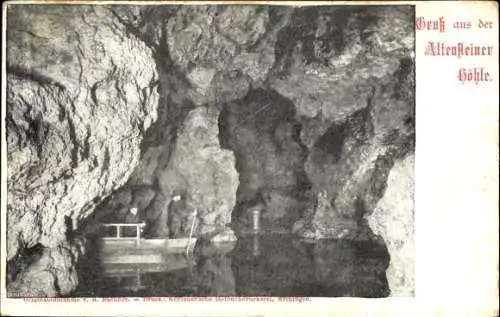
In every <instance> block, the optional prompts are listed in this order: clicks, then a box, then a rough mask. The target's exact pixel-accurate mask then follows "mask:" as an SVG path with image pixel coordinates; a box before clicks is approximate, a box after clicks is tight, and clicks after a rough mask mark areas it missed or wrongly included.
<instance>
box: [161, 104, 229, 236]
mask: <svg viewBox="0 0 500 317" xmlns="http://www.w3.org/2000/svg"><path fill="white" fill-rule="evenodd" d="M218 118H219V112H218V111H217V109H215V108H205V107H199V108H196V109H194V110H192V111H190V112H189V114H188V115H187V118H186V120H185V121H184V124H183V126H182V129H181V130H180V131H179V136H178V138H177V142H176V144H175V147H174V150H173V153H172V156H171V159H170V161H169V164H168V166H167V168H166V169H165V170H164V171H162V172H161V173H160V175H158V179H159V182H160V183H159V184H160V188H161V191H162V192H163V193H164V194H165V196H166V198H167V201H169V200H170V199H169V198H170V197H171V195H172V192H173V191H174V190H182V191H185V192H186V193H187V195H188V197H189V198H190V201H191V203H192V204H193V207H194V208H197V209H198V212H199V213H200V218H201V223H200V228H199V230H200V232H199V233H200V234H202V235H203V234H217V233H222V232H224V231H230V230H231V229H230V228H229V227H228V226H227V225H228V223H229V222H230V221H231V211H232V209H233V207H234V205H235V204H236V190H237V189H238V184H239V181H238V172H237V171H236V169H235V162H234V155H233V153H232V152H231V151H228V150H223V149H221V148H220V145H219V138H218V133H219V129H218Z"/></svg>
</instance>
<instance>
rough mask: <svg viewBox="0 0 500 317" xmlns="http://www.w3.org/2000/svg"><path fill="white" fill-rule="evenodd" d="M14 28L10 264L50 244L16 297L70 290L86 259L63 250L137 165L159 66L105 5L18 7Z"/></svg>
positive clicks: (22, 277)
mask: <svg viewBox="0 0 500 317" xmlns="http://www.w3.org/2000/svg"><path fill="white" fill-rule="evenodd" d="M7 28H8V34H7V38H8V42H7V55H8V62H7V74H8V77H7V80H8V83H7V85H8V93H7V119H6V121H7V122H6V131H7V151H8V155H7V164H8V167H9V168H8V175H7V183H8V197H7V199H8V202H7V213H8V214H7V219H8V221H7V260H11V259H13V258H15V257H16V254H18V253H20V252H22V251H23V250H24V249H29V248H32V247H34V246H36V245H41V246H42V251H41V258H40V259H39V260H38V261H37V262H36V263H34V264H33V265H31V266H28V267H26V268H25V270H24V271H23V272H20V273H19V274H18V275H17V276H11V277H12V278H13V279H15V280H19V281H20V282H19V283H18V284H15V283H13V284H12V285H17V286H16V287H15V290H13V292H15V294H17V295H18V296H23V294H24V295H26V296H30V294H36V293H37V292H38V291H40V292H42V293H43V294H46V295H53V294H56V293H67V292H68V290H70V289H71V288H72V287H74V286H75V285H76V283H77V281H76V280H75V278H73V277H71V278H61V274H62V272H64V269H63V267H66V266H70V263H72V262H73V261H75V260H76V257H77V254H73V253H74V252H72V251H70V250H71V248H70V247H62V245H64V244H66V243H68V242H67V240H68V235H70V234H71V233H72V231H73V230H75V229H77V227H78V226H79V223H80V222H81V221H82V220H83V219H84V218H85V217H86V216H87V215H89V214H90V213H91V212H92V211H93V210H94V207H95V206H96V205H97V204H99V202H100V201H101V200H102V199H103V198H104V197H106V196H107V195H108V194H109V193H110V192H111V191H112V190H114V189H116V188H118V187H120V186H121V185H122V184H124V183H125V182H126V181H127V179H128V177H129V176H130V173H131V172H132V170H133V168H134V167H135V166H136V165H137V163H138V161H139V155H140V144H141V141H142V138H143V136H144V131H146V130H147V129H148V128H149V126H150V125H151V123H152V122H153V121H154V120H156V107H157V103H158V94H157V92H156V88H155V85H154V83H155V81H157V77H158V76H157V73H156V68H155V62H154V60H153V56H152V52H151V50H150V49H148V47H147V46H146V45H145V44H144V43H143V42H142V41H140V40H139V39H137V38H136V37H135V36H133V35H131V34H129V33H128V32H127V30H126V29H125V27H124V26H123V25H121V24H120V23H118V21H117V20H116V18H114V17H113V15H112V14H110V12H109V10H108V9H107V8H105V7H101V6H84V7H82V6H30V5H27V6H9V8H8V26H7ZM68 250H69V251H68ZM70 254H71V255H70ZM58 257H60V258H62V259H63V260H62V262H61V261H57V260H54V259H57V258H58ZM14 266H15V265H14ZM44 272H45V273H44ZM47 272H49V273H47ZM47 274H48V275H47ZM46 275H47V276H46ZM35 276H37V278H34V277H35ZM45 277H47V278H45ZM28 280H32V281H31V282H29V283H28V282H27V281H28ZM36 281H38V282H40V283H38V282H36ZM42 281H43V282H42Z"/></svg>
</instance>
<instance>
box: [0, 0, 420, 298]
mask: <svg viewBox="0 0 500 317" xmlns="http://www.w3.org/2000/svg"><path fill="white" fill-rule="evenodd" d="M413 20H414V17H413V11H412V8H411V7H388V6H381V7H370V8H362V7H359V6H357V7H356V8H353V7H350V8H347V7H331V8H329V7H319V8H312V7H311V8H308V7H304V8H293V7H284V6H276V7H271V6H267V7H266V6H253V5H249V6H239V7H238V6H222V5H221V6H161V7H158V6H153V7H147V6H113V7H111V6H109V7H107V6H95V7H92V6H71V7H69V6H64V7H63V6H50V7H48V6H47V7H43V8H42V7H35V6H32V7H30V8H28V9H27V8H26V7H22V8H21V7H19V8H15V9H12V10H10V12H9V19H8V21H9V23H10V24H9V32H8V45H7V47H8V52H7V53H8V77H7V79H8V81H9V87H8V96H7V107H8V109H7V122H6V130H7V149H8V166H9V169H8V173H9V174H8V184H9V188H8V206H7V210H8V224H7V225H8V236H7V244H8V247H7V252H8V260H9V263H8V266H9V267H10V268H11V269H10V270H9V279H10V280H11V281H12V283H10V284H11V286H12V287H11V289H12V290H13V292H14V291H15V292H16V294H21V295H22V294H23V292H27V289H28V288H35V289H36V288H37V287H38V288H39V289H40V290H41V294H47V295H52V294H56V295H57V294H64V293H68V292H70V291H71V289H72V288H73V287H74V286H75V284H76V283H77V277H76V273H75V272H74V271H72V270H71V268H73V267H74V265H75V263H76V262H77V261H78V257H79V256H81V254H82V252H83V251H82V250H81V249H82V248H75V245H80V244H83V243H84V241H82V240H78V239H75V238H74V237H73V233H74V231H75V230H76V231H78V230H80V228H81V227H82V223H85V224H87V223H92V222H93V223H94V224H98V223H99V221H102V219H104V218H103V217H107V216H110V215H111V216H114V215H115V214H120V213H121V212H126V211H127V210H126V206H130V205H134V206H135V207H137V208H138V209H139V212H140V213H141V215H146V217H149V218H153V219H158V217H159V216H160V215H161V214H162V213H163V212H164V210H165V208H166V206H167V205H168V203H169V201H170V199H171V195H172V191H173V189H176V188H178V187H181V188H183V189H185V190H186V191H188V193H189V195H190V196H191V197H192V198H193V203H194V205H195V206H196V207H198V208H199V209H200V212H201V215H200V223H199V227H198V229H199V230H200V232H201V233H202V234H207V235H209V236H212V238H213V239H214V240H222V241H226V240H234V238H235V237H234V234H233V232H232V231H231V228H230V222H231V218H232V213H233V209H234V207H235V206H238V203H239V202H241V201H243V200H245V199H247V198H248V197H252V196H253V195H254V193H255V192H258V191H259V190H263V189H264V191H265V193H266V194H265V197H264V202H265V204H266V205H267V211H266V212H265V213H263V214H262V217H263V219H262V220H263V221H264V222H265V221H270V222H277V223H279V225H280V226H284V227H285V228H286V229H287V230H291V229H292V226H293V225H294V223H296V225H295V226H294V227H295V229H296V230H297V231H298V232H299V233H300V234H303V235H305V236H309V237H313V238H329V239H330V238H335V239H339V238H359V235H357V234H352V233H353V232H357V231H358V226H359V223H360V221H362V219H363V218H364V217H365V218H368V219H370V220H369V224H370V226H371V227H372V228H373V229H374V230H375V233H377V234H380V235H381V236H382V237H383V239H384V240H385V242H386V244H387V245H388V247H389V250H390V251H391V250H392V251H391V252H395V254H400V253H401V252H402V251H400V250H399V249H397V248H392V246H391V245H393V241H396V240H397V239H399V238H397V237H396V236H393V234H394V233H393V232H392V231H391V230H385V229H380V228H383V227H381V224H382V225H383V224H384V223H385V221H387V222H389V221H392V220H389V219H392V218H390V217H389V215H392V213H393V210H396V209H397V208H392V209H391V208H389V207H387V206H386V205H384V204H387V202H388V201H389V199H390V198H386V196H387V197H389V196H388V195H392V194H391V193H392V191H390V190H391V186H392V187H394V188H396V189H397V188H398V186H399V185H396V184H395V183H394V184H392V183H391V182H390V180H389V183H388V181H387V180H388V176H389V173H393V172H392V171H393V170H394V169H397V168H398V166H399V165H398V164H400V162H403V161H402V160H406V159H405V157H408V155H411V153H413V151H414V149H413V148H414V95H413V94H414V82H413V78H414V77H413V76H414V70H413V68H414V66H413V65H414V63H413V60H412V59H413V57H412V54H413V50H414V43H413V38H414V37H413V32H414V31H413V28H412V26H413ZM256 92H258V93H262V94H264V95H269V96H273V97H272V98H270V99H271V101H272V102H271V103H270V104H269V106H268V105H267V103H266V102H264V101H263V102H260V101H258V100H257V101H254V99H253V97H254V96H255V94H256ZM284 104H286V106H284ZM263 107H268V108H267V109H265V110H262V112H259V111H261V110H260V109H261V108H263ZM256 112H258V113H257V114H256ZM228 113H229V114H228ZM247 117H248V120H247V121H245V122H243V123H242V122H241V120H242V119H244V118H247ZM223 118H225V119H228V120H229V121H231V120H233V121H232V122H229V123H228V126H230V127H232V128H234V126H235V125H238V126H239V130H238V129H236V130H237V131H236V130H233V129H232V128H230V129H222V128H221V119H223ZM285 119H286V120H285ZM404 162H406V161H404ZM405 164H410V163H408V162H406V163H405ZM394 173H396V172H394ZM391 184H392V185H391ZM396 189H394V190H396ZM381 199H382V200H381ZM384 199H385V200H384ZM408 199H410V198H408ZM405 201H406V200H405ZM384 202H385V203H384ZM383 206H386V207H383ZM382 211H383V212H382ZM398 212H403V209H401V210H399V211H398ZM373 215H375V216H373ZM369 217H372V218H369ZM386 217H389V218H386ZM162 219H163V220H165V218H162ZM386 219H387V220H386ZM401 219H404V218H401ZM405 223H407V222H405ZM311 228H313V229H314V230H310V229H311ZM375 228H379V229H380V230H379V229H375ZM348 233H349V234H348ZM396 244H397V243H396ZM391 248H392V249H391ZM398 252H399V253H398ZM410 253H411V252H409V253H404V254H406V255H405V256H407V257H411V255H410ZM401 254H402V253H401ZM391 255H392V254H391ZM402 257H403V256H402ZM51 259H60V260H57V261H56V262H57V263H54V262H53V261H52V260H51ZM394 259H395V260H394V266H393V267H394V270H395V271H394V272H397V270H398V269H401V270H403V271H405V270H406V269H404V264H398V263H406V262H405V261H406V260H401V261H400V260H397V259H399V257H398V256H397V255H395V256H394ZM63 267H66V268H68V270H67V271H66V273H67V272H70V273H68V274H66V273H63V272H65V271H64V269H63ZM46 268H48V269H49V272H51V273H50V274H49V275H50V276H48V275H47V273H46V271H43V270H45V269H46ZM391 270H392V269H391ZM42 271H43V272H45V273H43V272H42ZM44 274H45V275H44ZM398 274H399V273H398ZM395 275H397V274H395ZM43 276H46V277H47V278H43ZM35 277H36V278H35ZM49 277H50V278H49ZM28 280H39V281H42V280H44V281H47V282H44V283H28ZM405 283H406V282H405ZM38 284H39V285H40V286H36V285H38ZM394 285H397V284H394ZM395 287H397V286H395ZM25 294H26V293H25Z"/></svg>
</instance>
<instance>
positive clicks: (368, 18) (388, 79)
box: [272, 7, 414, 236]
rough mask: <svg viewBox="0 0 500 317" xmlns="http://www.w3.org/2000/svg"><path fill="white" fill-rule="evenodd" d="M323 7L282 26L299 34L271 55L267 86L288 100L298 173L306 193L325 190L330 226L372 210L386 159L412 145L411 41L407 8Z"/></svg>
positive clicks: (382, 184) (379, 193) (401, 154)
mask: <svg viewBox="0 0 500 317" xmlns="http://www.w3.org/2000/svg"><path fill="white" fill-rule="evenodd" d="M372 9H373V10H372ZM325 10H326V11H325V12H330V13H331V15H330V16H328V15H326V14H325V12H323V11H320V12H319V13H318V12H316V11H314V10H310V9H309V11H308V10H304V11H296V13H295V14H294V15H293V17H292V21H295V19H296V21H297V23H296V24H293V25H291V26H290V28H292V27H294V26H295V27H297V28H299V27H300V29H301V30H302V31H300V32H302V33H301V34H302V35H303V36H301V37H300V38H297V40H296V41H295V42H294V43H295V44H290V45H292V47H290V46H287V47H288V48H287V49H288V51H289V52H290V54H291V55H283V57H282V58H281V59H278V60H277V61H278V62H277V64H276V66H277V67H278V68H277V69H278V70H280V71H279V72H276V73H273V74H275V78H276V79H275V80H273V81H272V86H273V88H275V89H276V90H277V91H278V92H279V93H281V94H283V95H284V96H286V97H288V98H290V99H291V100H293V101H294V104H295V107H296V109H297V117H298V118H299V121H300V122H301V123H302V130H301V140H302V143H303V144H304V145H305V146H307V148H308V150H309V156H308V158H307V161H306V163H305V171H306V173H307V176H308V179H309V181H310V182H311V184H312V187H313V192H315V193H318V192H321V191H323V190H325V191H326V195H327V196H328V199H329V201H330V203H331V208H329V210H330V211H329V212H328V213H330V212H333V213H337V214H338V216H336V217H333V216H330V217H331V221H329V220H325V221H323V222H322V226H325V225H326V226H328V223H330V226H331V228H330V229H332V230H333V229H334V227H335V224H334V222H335V221H340V220H334V219H341V220H342V219H344V218H351V219H354V220H359V219H361V218H362V216H363V214H365V213H366V212H370V211H371V210H373V208H375V205H376V203H377V201H378V200H379V199H380V198H381V197H382V195H383V193H384V190H385V186H386V180H387V175H388V171H389V170H390V168H391V167H392V165H393V164H394V161H395V160H396V159H398V158H401V157H404V155H406V154H407V153H409V152H412V151H413V149H414V95H413V94H414V65H413V61H412V54H413V53H412V52H413V47H414V43H413V36H412V34H413V33H412V29H411V23H409V22H408V21H411V14H412V13H411V10H409V9H405V8H390V9H389V8H384V7H373V8H370V11H365V10H362V9H360V8H348V9H345V10H344V9H338V8H328V9H325ZM329 10H331V11H329ZM343 11H346V12H343ZM342 13H344V14H346V13H347V15H346V16H345V17H340V16H338V15H340V14H342ZM342 19H344V20H342ZM340 21H344V22H343V23H345V25H346V27H345V28H342V29H341V30H339V26H338V25H337V23H340ZM285 30H286V28H285V29H283V30H282V32H285ZM291 30H292V29H290V30H289V32H291ZM335 30H337V31H338V32H337V33H338V34H337V35H335V34H334V33H335ZM374 30H377V31H376V32H375V31H374ZM295 32H299V31H295ZM325 38H331V39H334V40H333V42H329V43H328V42H325ZM278 42H279V41H278ZM277 45H278V44H277ZM283 45H285V44H283ZM293 45H295V46H293ZM313 87H314V88H313ZM321 218H324V217H321ZM324 219H326V218H324ZM306 222H307V221H306V219H304V220H301V222H299V223H297V224H296V228H299V227H301V226H302V225H303V224H304V223H306ZM340 222H341V223H345V222H343V221H340ZM347 223H351V224H352V226H350V228H348V229H349V231H356V230H357V225H358V224H357V223H356V222H352V221H347ZM333 232H335V234H333V236H335V235H338V234H341V231H340V232H338V230H333ZM309 235H310V234H309ZM313 236H318V235H313ZM319 236H322V235H319ZM328 236H332V235H328Z"/></svg>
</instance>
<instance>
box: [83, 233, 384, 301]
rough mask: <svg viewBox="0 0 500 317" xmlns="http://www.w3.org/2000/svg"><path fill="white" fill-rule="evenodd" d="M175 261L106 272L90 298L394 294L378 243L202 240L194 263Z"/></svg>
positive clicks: (284, 237) (255, 237)
mask: <svg viewBox="0 0 500 317" xmlns="http://www.w3.org/2000/svg"><path fill="white" fill-rule="evenodd" d="M169 256H172V255H169ZM175 256H177V257H182V258H177V259H176V260H175V263H177V264H176V265H175V266H172V265H163V264H141V265H138V264H123V265H121V266H116V265H115V266H114V268H111V267H109V266H108V267H101V268H100V272H101V273H100V274H97V275H98V276H97V277H95V279H94V281H93V282H92V283H91V284H92V288H91V289H87V293H91V294H88V295H89V296H99V297H100V296H308V297H338V296H355V297H385V296H388V294H389V289H388V284H387V280H386V276H385V271H386V269H387V267H388V262H389V256H388V253H387V250H386V249H385V248H384V247H383V246H380V245H378V244H376V243H369V242H348V241H332V240H324V241H318V242H314V243H312V242H308V241H303V240H300V239H299V238H297V237H294V236H290V235H283V234H281V235H272V234H260V235H248V236H244V237H240V238H239V240H238V241H237V242H236V243H235V244H230V245H214V244H210V243H208V242H204V241H198V243H197V245H196V247H195V250H194V252H193V255H192V257H186V256H185V255H184V254H177V255H175ZM169 261H170V263H173V262H172V261H173V260H171V259H170V260H169ZM81 292H82V290H80V294H81ZM83 293H85V291H83Z"/></svg>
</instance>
